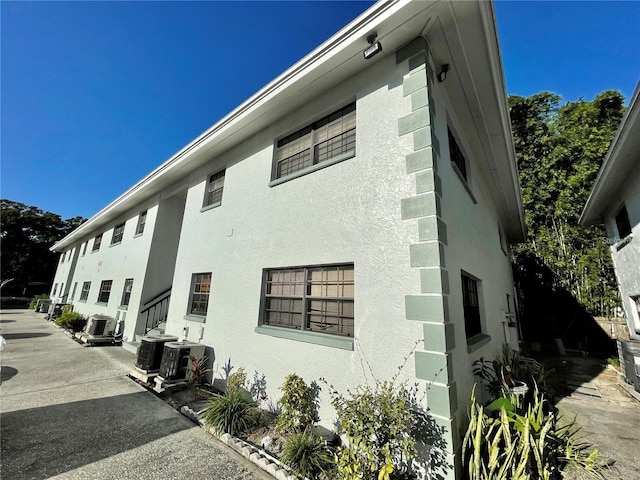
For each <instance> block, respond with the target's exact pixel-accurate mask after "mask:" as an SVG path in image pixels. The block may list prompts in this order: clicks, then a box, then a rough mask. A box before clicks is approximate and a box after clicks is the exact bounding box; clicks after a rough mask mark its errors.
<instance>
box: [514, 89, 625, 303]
mask: <svg viewBox="0 0 640 480" xmlns="http://www.w3.org/2000/svg"><path fill="white" fill-rule="evenodd" d="M623 101H624V98H623V97H622V95H621V94H620V93H618V92H615V91H605V92H603V93H601V94H599V95H597V96H596V97H595V98H594V99H593V100H592V101H590V102H589V101H585V100H582V99H581V100H578V101H576V102H568V103H566V104H564V105H561V103H560V102H561V99H560V97H558V96H557V95H554V94H552V93H548V92H542V93H539V94H536V95H532V96H531V97H526V98H525V97H519V96H511V97H509V106H510V112H511V123H512V129H513V135H514V143H515V147H516V155H517V159H518V168H519V170H520V185H521V187H522V197H523V204H524V209H525V221H526V225H527V229H528V237H527V241H526V243H523V244H521V245H519V246H517V247H516V248H515V249H514V251H513V253H514V257H515V260H516V265H517V267H518V268H519V269H520V270H526V269H531V268H532V266H533V265H538V266H544V268H545V269H548V270H549V271H550V272H551V273H552V277H553V282H552V283H553V287H554V288H563V289H566V290H567V291H568V292H569V293H571V294H572V295H573V296H574V298H575V299H577V300H578V302H580V303H581V304H582V305H583V306H584V307H585V308H586V309H587V310H588V311H589V313H591V314H593V315H610V314H611V313H612V309H613V308H614V307H615V306H617V305H618V297H617V289H616V282H615V276H614V272H613V267H612V263H611V257H610V255H609V249H608V246H607V244H606V241H605V237H606V234H605V231H604V230H603V228H602V227H600V226H597V227H581V226H579V225H578V219H579V218H580V213H581V211H582V208H583V206H584V204H585V202H586V200H587V197H588V195H589V192H590V189H591V187H592V185H593V182H594V180H595V177H596V175H597V173H598V170H599V168H600V165H601V163H602V159H603V158H604V156H605V154H606V152H607V149H608V148H609V145H610V143H611V141H612V140H613V137H614V135H615V132H616V129H617V128H618V125H619V124H620V121H621V119H622V116H623V114H624V106H623Z"/></svg>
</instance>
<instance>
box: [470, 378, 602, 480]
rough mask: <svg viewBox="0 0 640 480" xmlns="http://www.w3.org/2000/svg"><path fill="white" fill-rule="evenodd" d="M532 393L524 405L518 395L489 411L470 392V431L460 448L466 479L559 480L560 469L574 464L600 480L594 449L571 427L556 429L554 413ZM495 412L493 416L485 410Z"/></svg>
mask: <svg viewBox="0 0 640 480" xmlns="http://www.w3.org/2000/svg"><path fill="white" fill-rule="evenodd" d="M545 403H546V400H545V398H544V395H543V394H542V393H540V391H539V390H537V389H535V390H534V396H533V401H532V402H531V403H530V404H529V405H528V406H527V407H525V406H524V399H523V396H521V395H511V396H508V397H506V396H505V397H501V398H499V399H497V400H496V401H494V402H493V403H492V404H491V405H489V406H488V407H486V409H485V407H483V406H482V405H481V404H479V403H478V402H477V401H476V396H475V388H474V390H473V392H472V394H471V415H470V421H469V427H468V428H467V432H466V434H465V436H464V440H463V445H462V460H463V466H464V470H465V473H466V475H467V477H466V478H468V479H470V480H487V479H491V480H525V479H532V478H535V479H544V480H552V479H553V480H556V479H557V480H559V479H561V478H562V474H561V471H562V469H563V468H564V467H565V466H566V465H568V464H573V465H575V466H576V467H578V468H580V469H581V471H582V472H584V473H585V474H587V475H590V476H591V477H593V478H598V479H604V476H603V475H602V468H603V467H602V466H601V464H600V463H599V459H598V450H597V449H593V450H591V451H589V450H590V446H589V445H587V444H584V443H580V442H579V441H578V440H577V439H576V430H574V429H573V426H572V425H567V426H564V427H561V428H557V427H556V418H555V415H554V413H553V411H550V409H548V408H546V406H545ZM492 410H493V411H494V412H495V413H497V415H496V416H495V417H494V416H493V415H490V414H488V413H486V412H490V411H492Z"/></svg>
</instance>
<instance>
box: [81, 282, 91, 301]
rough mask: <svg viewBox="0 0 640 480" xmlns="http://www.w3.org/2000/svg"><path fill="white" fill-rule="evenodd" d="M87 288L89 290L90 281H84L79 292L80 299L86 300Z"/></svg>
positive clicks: (87, 296)
mask: <svg viewBox="0 0 640 480" xmlns="http://www.w3.org/2000/svg"><path fill="white" fill-rule="evenodd" d="M89 290H91V282H84V283H83V284H82V291H81V292H80V301H86V300H87V298H89Z"/></svg>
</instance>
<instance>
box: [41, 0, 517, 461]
mask: <svg viewBox="0 0 640 480" xmlns="http://www.w3.org/2000/svg"><path fill="white" fill-rule="evenodd" d="M373 35H375V39H372V36H373ZM368 38H369V41H368V40H367V39H368ZM370 41H373V45H374V46H373V49H376V48H377V45H376V44H375V42H380V46H381V49H382V51H381V52H379V53H378V54H376V55H374V56H373V57H370V58H366V56H365V55H364V54H363V51H364V50H365V49H367V48H368V47H370ZM141 225H143V227H142V226H141ZM523 236H524V222H523V213H522V207H521V199H520V193H519V186H518V180H517V170H516V162H515V153H514V147H513V144H512V139H511V130H510V123H509V114H508V109H507V102H506V95H505V86H504V78H503V72H502V67H501V61H500V52H499V47H498V42H497V36H496V26H495V18H494V11H493V5H492V4H491V3H490V2H448V1H447V2H444V1H408V0H403V1H390V2H380V3H377V4H375V5H373V6H372V7H371V8H370V9H369V10H367V11H366V12H365V13H363V14H362V15H361V16H360V17H358V18H356V19H355V20H354V21H353V22H351V23H350V24H349V25H347V26H346V27H344V28H343V29H342V30H341V31H339V32H338V33H337V34H336V35H334V36H333V37H332V38H330V39H329V40H327V41H326V42H325V43H323V44H322V45H320V46H319V47H318V48H316V49H315V50H314V51H312V52H311V53H310V54H309V55H307V56H306V57H305V58H303V59H302V60H300V61H299V62H298V63H296V64H295V65H293V66H292V67H291V68H290V69H288V70H287V71H285V72H284V73H283V74H282V75H280V76H279V77H278V78H276V79H275V80H273V81H272V82H271V83H270V84H268V85H267V86H265V87H264V88H263V89H262V90H260V91H259V92H258V93H256V94H255V95H254V96H253V97H251V98H250V99H248V100H247V101H246V102H245V103H243V104H242V105H240V106H239V107H238V108H236V109H235V110H234V111H232V112H231V113H230V114H229V115H227V116H226V117H224V118H223V119H222V120H220V121H219V122H218V123H216V124H215V125H213V126H212V127H211V128H210V129H209V130H207V131H206V132H204V133H203V134H202V135H201V136H199V137H198V138H196V139H195V140H194V141H192V142H191V143H189V144H188V145H187V146H186V147H184V149H182V150H181V151H180V152H179V153H177V154H176V155H175V156H173V157H172V158H170V159H169V160H167V161H166V162H165V163H164V164H162V165H161V166H160V167H159V168H157V169H156V170H155V171H153V172H152V173H150V174H149V175H148V176H147V177H145V178H144V179H143V180H141V181H140V182H139V183H138V184H136V185H135V186H133V187H132V188H131V189H130V190H128V191H127V192H125V193H124V194H123V195H122V196H120V197H119V198H118V199H116V200H115V201H114V202H113V203H111V204H110V205H108V206H107V207H105V208H104V209H103V210H102V211H100V212H98V213H97V214H96V215H95V216H94V217H92V218H91V219H90V220H89V221H87V222H86V223H85V224H84V225H82V226H81V227H79V228H78V229H77V230H76V231H74V232H73V233H71V234H70V235H69V236H67V237H66V238H64V239H63V240H61V241H60V242H58V243H57V244H56V245H54V246H53V250H55V251H57V252H61V254H62V255H63V256H66V255H68V254H67V252H68V251H72V252H73V254H72V257H73V259H74V260H72V262H71V264H69V267H66V265H67V264H68V263H69V262H63V263H61V268H60V269H59V271H58V274H57V275H56V279H55V282H56V283H61V282H63V281H64V283H65V292H67V291H68V290H69V288H71V290H74V289H75V295H70V294H69V296H68V299H69V300H70V301H72V302H73V303H74V308H75V309H76V310H77V311H80V312H82V313H85V314H93V313H101V314H108V315H111V316H114V317H115V316H118V317H119V318H120V319H122V318H125V326H124V336H125V344H126V343H127V342H135V341H136V339H137V337H138V336H139V335H141V334H144V332H145V329H146V328H147V326H148V324H147V315H146V313H148V311H146V309H147V308H148V307H149V305H152V304H154V303H155V302H158V299H160V298H165V297H168V296H169V295H170V302H169V306H168V317H167V323H166V332H167V333H171V334H175V335H178V336H182V335H183V333H185V334H186V337H187V338H188V339H189V340H192V341H196V342H201V343H204V344H206V345H207V346H208V347H209V349H208V351H209V354H210V355H209V356H210V357H212V360H213V362H214V366H218V365H222V364H223V363H224V362H225V361H226V360H227V359H228V358H231V359H232V363H233V364H234V365H236V366H243V367H244V368H245V369H246V370H247V371H249V372H252V371H254V370H257V371H258V372H260V373H264V374H265V375H266V378H267V382H268V384H269V391H270V395H271V396H272V397H273V398H277V396H278V390H277V387H278V386H279V385H281V384H282V381H283V379H284V377H285V376H286V375H287V374H289V373H294V372H295V373H297V374H299V375H301V376H302V377H303V378H304V379H305V380H307V381H312V380H317V379H319V378H320V377H323V378H325V379H326V380H327V381H328V382H329V383H331V384H333V385H334V386H335V387H336V388H337V389H338V390H341V391H345V390H346V389H348V388H351V387H353V386H355V385H357V384H360V383H363V382H364V379H365V375H367V374H368V372H365V371H363V365H365V364H366V365H368V366H369V367H368V368H370V370H371V372H373V374H374V375H375V376H376V377H377V378H380V379H384V378H390V377H391V376H392V375H393V374H394V373H395V371H396V369H397V367H398V366H399V365H400V364H401V363H402V362H403V358H404V357H405V356H406V355H407V354H408V353H409V352H410V351H411V349H412V348H413V346H414V344H415V342H416V341H417V340H422V339H423V340H424V343H423V344H421V345H420V347H419V349H418V351H416V352H415V355H414V357H413V359H412V361H411V362H409V363H408V364H407V365H406V366H405V368H404V370H403V373H402V375H403V378H406V379H408V380H410V381H412V382H419V383H420V385H421V386H422V387H421V388H423V389H424V391H425V392H426V400H425V401H426V403H427V404H428V406H429V408H430V410H431V413H432V414H433V415H434V417H435V418H436V420H437V421H438V423H439V424H441V425H442V426H444V427H445V428H446V431H447V440H448V442H449V446H450V448H449V450H450V453H451V454H452V455H453V452H454V451H455V449H456V447H457V445H458V441H459V433H460V429H461V428H463V427H464V424H465V421H466V407H467V405H468V402H469V395H470V392H471V389H472V387H473V384H474V381H475V380H474V377H473V374H472V367H471V365H472V363H473V362H474V361H475V360H477V359H478V358H479V357H481V356H482V357H489V358H492V357H493V356H495V355H497V354H499V352H500V351H501V349H502V347H503V345H504V344H509V345H511V346H512V347H514V348H517V345H518V338H517V329H516V328H514V326H513V323H512V322H511V321H510V317H511V315H509V313H510V312H514V309H515V305H514V298H515V294H514V288H513V278H512V272H511V265H510V262H509V258H508V255H507V244H508V243H510V242H517V241H520V240H522V238H523ZM96 242H97V243H98V247H97V246H96ZM62 265H65V267H64V268H63V267H62ZM72 266H73V268H72V271H69V270H65V269H67V268H71V267H72ZM76 284H77V287H75V285H76ZM169 289H170V290H169ZM185 327H186V328H185ZM368 368H367V369H368ZM427 387H428V388H427ZM320 413H321V417H322V418H321V423H323V424H324V425H326V426H331V424H332V422H333V420H334V417H333V410H332V409H331V406H330V404H329V401H328V396H327V393H326V392H323V393H322V394H321V412H320Z"/></svg>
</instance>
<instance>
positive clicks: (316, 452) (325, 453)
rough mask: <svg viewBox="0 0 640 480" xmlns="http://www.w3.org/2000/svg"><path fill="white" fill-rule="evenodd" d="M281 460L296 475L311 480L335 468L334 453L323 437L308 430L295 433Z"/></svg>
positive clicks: (284, 449)
mask: <svg viewBox="0 0 640 480" xmlns="http://www.w3.org/2000/svg"><path fill="white" fill-rule="evenodd" d="M280 460H281V461H282V462H283V463H285V464H286V465H288V466H289V467H291V469H292V470H293V471H294V472H295V474H296V475H298V476H300V477H303V478H304V477H306V478H309V479H311V480H314V479H316V478H319V477H320V476H321V475H322V474H325V475H326V474H327V473H328V472H330V471H331V470H333V469H334V468H335V463H334V458H333V452H332V451H331V449H330V448H329V447H328V446H327V442H325V441H324V440H323V439H322V438H321V437H319V436H318V435H315V434H314V433H312V432H309V431H308V430H305V431H304V432H301V433H294V434H293V435H292V436H291V437H290V438H289V439H288V440H287V442H286V443H285V444H284V447H283V448H282V452H281V454H280Z"/></svg>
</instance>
